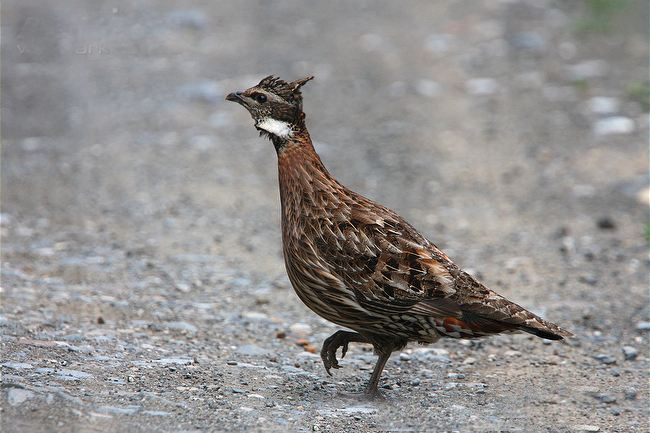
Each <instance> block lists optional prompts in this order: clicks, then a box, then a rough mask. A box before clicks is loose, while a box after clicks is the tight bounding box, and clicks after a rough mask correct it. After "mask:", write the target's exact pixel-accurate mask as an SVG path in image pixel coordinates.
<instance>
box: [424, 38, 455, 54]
mask: <svg viewBox="0 0 650 433" xmlns="http://www.w3.org/2000/svg"><path fill="white" fill-rule="evenodd" d="M451 42H452V36H451V35H449V34H447V33H439V34H432V35H429V37H428V38H427V40H426V42H425V43H424V47H425V48H426V49H427V50H429V51H431V52H432V53H434V54H443V53H446V52H447V51H449V48H450V46H451Z"/></svg>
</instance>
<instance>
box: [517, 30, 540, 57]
mask: <svg viewBox="0 0 650 433" xmlns="http://www.w3.org/2000/svg"><path fill="white" fill-rule="evenodd" d="M510 43H511V44H512V46H513V47H514V48H517V49H520V50H525V51H531V52H542V51H544V47H545V45H546V41H544V38H543V37H542V36H541V35H540V34H539V33H537V32H521V33H517V34H515V35H514V36H513V37H512V39H511V41H510Z"/></svg>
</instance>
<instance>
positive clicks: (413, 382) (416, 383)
mask: <svg viewBox="0 0 650 433" xmlns="http://www.w3.org/2000/svg"><path fill="white" fill-rule="evenodd" d="M409 383H410V385H411V386H419V385H420V383H421V381H420V379H418V378H417V377H416V378H415V379H411V381H410V382H409Z"/></svg>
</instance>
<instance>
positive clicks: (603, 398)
mask: <svg viewBox="0 0 650 433" xmlns="http://www.w3.org/2000/svg"><path fill="white" fill-rule="evenodd" d="M596 398H597V399H598V400H600V401H602V402H603V403H607V404H610V403H615V402H616V397H614V396H613V395H609V394H598V395H597V396H596Z"/></svg>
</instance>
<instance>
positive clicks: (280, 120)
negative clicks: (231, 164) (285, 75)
mask: <svg viewBox="0 0 650 433" xmlns="http://www.w3.org/2000/svg"><path fill="white" fill-rule="evenodd" d="M312 78H314V77H305V78H302V79H300V80H296V81H292V82H290V83H287V82H286V81H284V80H281V79H280V78H276V77H274V76H273V75H269V76H268V77H266V78H264V79H263V80H262V81H260V82H259V84H257V85H256V86H253V87H251V88H250V89H246V90H244V91H243V92H234V93H230V94H229V95H228V96H226V101H233V102H237V103H238V104H241V105H243V106H244V108H246V109H247V110H248V112H249V113H250V114H251V116H252V117H253V120H254V121H255V128H257V129H258V130H259V131H260V133H261V134H265V135H268V136H269V137H270V138H271V139H273V140H274V141H275V140H286V139H287V138H289V137H290V136H291V135H292V134H293V133H294V132H295V131H297V130H300V129H302V128H304V126H305V114H304V113H303V112H302V94H301V93H300V88H301V87H302V86H303V85H304V84H305V83H307V82H308V81H309V80H311V79H312Z"/></svg>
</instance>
